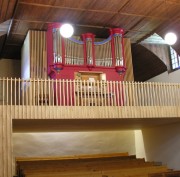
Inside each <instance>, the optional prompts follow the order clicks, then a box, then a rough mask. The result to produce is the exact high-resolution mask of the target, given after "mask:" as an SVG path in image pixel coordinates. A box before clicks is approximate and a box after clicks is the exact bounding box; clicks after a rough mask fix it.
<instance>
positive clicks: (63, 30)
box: [60, 23, 74, 38]
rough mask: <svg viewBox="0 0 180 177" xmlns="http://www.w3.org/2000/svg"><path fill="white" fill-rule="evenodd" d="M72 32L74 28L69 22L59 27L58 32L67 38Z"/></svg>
mask: <svg viewBox="0 0 180 177" xmlns="http://www.w3.org/2000/svg"><path fill="white" fill-rule="evenodd" d="M73 33H74V29H73V27H72V25H71V24H68V23H66V24H63V25H62V26H61V27H60V34H61V35H62V36H63V37H64V38H69V37H71V36H72V35H73Z"/></svg>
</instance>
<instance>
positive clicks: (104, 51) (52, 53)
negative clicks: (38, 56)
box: [47, 24, 126, 79]
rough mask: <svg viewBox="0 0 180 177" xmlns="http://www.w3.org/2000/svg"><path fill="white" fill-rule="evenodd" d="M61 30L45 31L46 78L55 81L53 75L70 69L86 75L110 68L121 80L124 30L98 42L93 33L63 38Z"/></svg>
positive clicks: (55, 26)
mask: <svg viewBox="0 0 180 177" xmlns="http://www.w3.org/2000/svg"><path fill="white" fill-rule="evenodd" d="M60 26H61V24H50V25H49V27H48V31H47V39H48V43H47V45H48V46H47V49H48V74H49V76H50V77H51V78H54V79H56V77H55V76H54V75H56V74H58V73H60V72H61V70H63V69H64V68H65V67H69V66H71V67H72V66H73V67H78V68H82V70H84V69H85V68H86V69H87V70H89V71H91V70H93V69H96V70H97V69H99V70H101V69H102V68H106V69H108V68H109V69H110V68H111V69H114V71H115V72H117V73H119V74H120V75H122V76H123V77H124V74H125V71H126V68H125V62H124V47H123V29H121V28H113V29H110V30H109V37H108V38H107V39H105V40H102V41H97V40H96V39H95V35H94V34H92V33H85V34H82V35H81V36H80V37H73V38H63V37H62V36H61V35H60V32H59V28H60Z"/></svg>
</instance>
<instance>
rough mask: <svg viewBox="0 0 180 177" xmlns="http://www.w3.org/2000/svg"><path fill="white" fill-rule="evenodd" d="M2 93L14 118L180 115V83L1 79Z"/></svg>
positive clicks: (1, 101) (176, 117) (126, 117)
mask: <svg viewBox="0 0 180 177" xmlns="http://www.w3.org/2000/svg"><path fill="white" fill-rule="evenodd" d="M0 93H1V98H0V103H1V105H0V107H1V109H2V110H3V109H4V108H5V107H6V108H7V110H9V111H7V113H8V112H11V115H13V117H12V118H13V119H15V120H18V119H21V120H22V119H43V120H44V119H56V120H60V119H74V120H75V119H81V120H82V119H88V120H92V119H96V120H102V119H103V120H118V119H123V120H126V121H129V118H131V119H136V120H140V121H142V120H144V119H145V118H148V119H149V120H150V119H153V118H159V119H164V118H167V119H168V120H169V119H172V118H173V119H172V120H175V119H178V118H179V117H180V109H179V108H180V84H172V83H157V82H156V83H152V82H141V83H140V82H117V81H96V82H95V81H89V80H88V81H85V80H84V81H82V80H50V79H47V80H41V79H30V80H22V79H16V78H15V79H12V78H1V79H0ZM141 118H142V119H141ZM167 119H166V120H167ZM152 122H155V121H152ZM146 123H151V122H148V121H147V122H146ZM92 126H93V125H92Z"/></svg>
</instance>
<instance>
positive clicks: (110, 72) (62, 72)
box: [47, 23, 126, 81]
mask: <svg viewBox="0 0 180 177" xmlns="http://www.w3.org/2000/svg"><path fill="white" fill-rule="evenodd" d="M60 26H61V24H60V23H53V24H49V25H48V30H47V57H48V75H49V76H50V77H51V78H52V79H72V80H73V79H74V73H75V72H78V71H93V72H95V71H97V72H103V73H105V74H106V79H107V80H108V81H122V80H123V78H124V75H125V71H126V68H125V65H123V66H115V64H116V61H115V46H114V45H115V44H114V37H113V36H114V35H117V34H120V35H121V36H122V39H123V33H124V31H123V29H121V28H113V29H110V35H111V37H112V39H111V48H112V59H113V65H112V67H105V66H96V65H95V60H96V59H95V48H94V37H95V35H94V34H92V33H85V34H82V36H81V37H82V40H83V41H84V46H83V50H84V51H83V52H84V65H66V64H65V45H64V38H63V37H62V63H55V64H54V63H53V36H52V31H53V29H54V28H60ZM88 38H90V39H91V40H92V59H93V64H92V65H88V63H87V51H86V50H87V48H86V40H87V39H88ZM121 43H122V51H123V54H122V55H123V64H124V63H125V61H124V45H123V40H122V41H121Z"/></svg>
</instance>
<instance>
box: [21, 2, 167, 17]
mask: <svg viewBox="0 0 180 177" xmlns="http://www.w3.org/2000/svg"><path fill="white" fill-rule="evenodd" d="M19 4H23V5H28V6H37V7H46V8H57V9H66V10H75V11H83V12H92V13H94V12H97V13H108V14H114V15H115V14H121V15H126V16H136V17H146V18H154V19H159V20H170V18H168V17H160V16H154V15H144V14H138V13H128V12H119V11H107V10H100V9H98V10H96V9H86V8H74V7H62V6H55V5H49V4H39V3H28V2H24V1H20V2H19Z"/></svg>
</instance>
